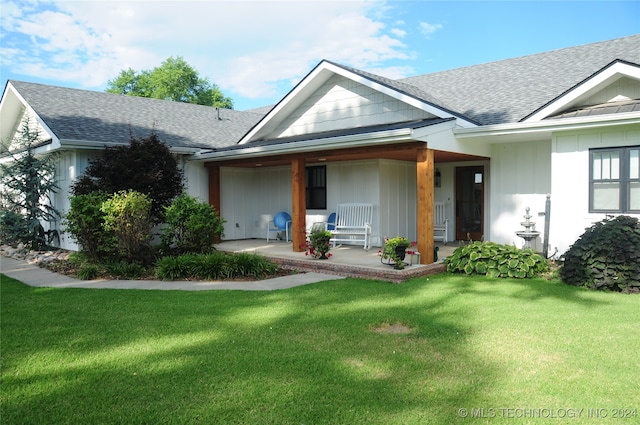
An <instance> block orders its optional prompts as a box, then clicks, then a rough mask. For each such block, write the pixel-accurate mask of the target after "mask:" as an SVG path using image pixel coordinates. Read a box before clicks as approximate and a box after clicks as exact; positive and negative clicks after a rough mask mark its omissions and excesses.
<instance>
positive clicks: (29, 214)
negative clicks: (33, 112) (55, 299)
mask: <svg viewBox="0 0 640 425" xmlns="http://www.w3.org/2000/svg"><path fill="white" fill-rule="evenodd" d="M41 143H42V137H41V135H40V132H39V131H38V129H37V127H36V128H35V129H34V127H33V126H32V125H31V122H30V120H29V119H26V120H25V121H24V123H23V126H22V128H21V130H20V132H19V133H18V135H17V136H16V137H15V138H14V139H13V140H12V142H11V143H10V144H9V145H8V146H5V148H6V149H7V151H9V154H10V157H11V159H10V160H9V161H8V162H5V163H2V164H0V175H1V178H0V187H2V192H1V198H2V210H3V212H4V213H3V214H2V216H3V217H11V218H12V219H11V222H12V225H13V226H14V227H13V230H12V231H13V232H14V235H13V237H12V238H11V239H14V240H19V241H21V242H23V243H25V245H27V246H28V247H29V248H31V249H35V250H40V249H44V248H45V247H46V245H47V243H48V242H49V241H48V240H47V238H46V232H45V230H44V227H43V226H42V223H41V221H45V222H46V221H53V220H56V219H57V218H58V217H59V213H58V211H57V210H56V209H55V208H54V207H53V206H52V202H51V195H52V194H53V193H55V192H56V191H57V190H58V185H57V183H56V180H55V169H56V165H55V164H56V162H55V160H56V155H52V154H47V155H43V156H38V155H36V148H37V147H38V145H39V144H41ZM19 216H20V217H21V219H17V218H18V217H19ZM52 233H55V232H50V233H49V234H52Z"/></svg>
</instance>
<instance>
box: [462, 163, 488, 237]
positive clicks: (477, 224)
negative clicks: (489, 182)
mask: <svg viewBox="0 0 640 425" xmlns="http://www.w3.org/2000/svg"><path fill="white" fill-rule="evenodd" d="M483 236H484V167H483V166H481V165H480V166H474V167H457V168H456V239H457V240H464V241H466V240H474V241H479V240H482V239H483Z"/></svg>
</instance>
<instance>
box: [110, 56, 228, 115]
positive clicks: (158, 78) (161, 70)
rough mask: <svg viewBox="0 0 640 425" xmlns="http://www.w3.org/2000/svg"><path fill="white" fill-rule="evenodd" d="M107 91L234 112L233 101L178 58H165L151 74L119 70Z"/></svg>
mask: <svg viewBox="0 0 640 425" xmlns="http://www.w3.org/2000/svg"><path fill="white" fill-rule="evenodd" d="M106 92H108V93H116V94H126V95H130V96H140V97H151V98H154V99H164V100H172V101H175V102H185V103H195V104H198V105H206V106H217V107H220V108H226V109H233V100H231V98H229V97H225V96H224V95H223V94H222V92H221V91H220V88H219V87H218V86H217V85H215V84H212V83H211V82H210V81H209V79H208V78H202V77H200V75H199V74H198V72H197V71H196V70H195V69H193V67H191V65H189V64H188V63H187V62H185V60H184V59H183V58H182V57H180V56H178V57H177V58H174V57H170V58H168V59H167V60H165V61H164V62H162V64H161V65H160V66H159V67H156V68H154V69H153V70H151V71H147V70H144V71H140V72H136V71H134V70H133V69H131V68H129V69H127V70H122V71H121V72H120V75H118V76H117V77H116V78H115V79H113V80H110V81H109V82H108V84H107V89H106Z"/></svg>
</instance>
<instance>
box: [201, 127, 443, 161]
mask: <svg viewBox="0 0 640 425" xmlns="http://www.w3.org/2000/svg"><path fill="white" fill-rule="evenodd" d="M453 120H454V119H453V118H447V119H433V120H424V121H420V122H419V123H418V122H413V123H408V124H406V126H405V127H401V128H391V129H389V128H388V127H392V126H387V129H385V130H379V131H367V130H366V129H363V130H362V131H361V132H355V133H352V134H342V135H322V134H318V135H304V136H299V137H298V138H295V137H291V138H286V139H274V140H267V141H261V142H252V143H247V144H244V145H236V146H232V147H228V148H222V149H217V150H209V151H206V152H205V151H203V152H201V153H199V154H196V155H195V156H194V157H192V158H191V160H198V161H225V160H234V159H239V158H241V159H246V158H260V157H267V156H277V155H290V154H304V153H308V152H314V151H319V150H323V151H326V150H335V149H349V148H358V147H361V148H364V147H372V146H382V145H393V144H401V143H406V142H409V141H416V140H418V139H419V138H418V137H417V136H416V131H417V130H418V129H420V139H422V138H424V137H425V136H424V128H425V127H430V128H433V130H434V131H436V132H439V131H441V129H440V126H441V125H444V126H446V127H451V125H452V124H451V123H452V122H453Z"/></svg>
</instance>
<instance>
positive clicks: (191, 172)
mask: <svg viewBox="0 0 640 425" xmlns="http://www.w3.org/2000/svg"><path fill="white" fill-rule="evenodd" d="M183 170H184V180H185V182H184V184H185V192H187V193H188V194H189V195H191V196H193V197H194V198H197V199H198V200H199V201H200V202H208V199H209V184H208V182H209V173H208V171H207V169H206V167H205V166H204V165H203V163H202V162H186V163H185V164H184V165H183Z"/></svg>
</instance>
